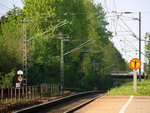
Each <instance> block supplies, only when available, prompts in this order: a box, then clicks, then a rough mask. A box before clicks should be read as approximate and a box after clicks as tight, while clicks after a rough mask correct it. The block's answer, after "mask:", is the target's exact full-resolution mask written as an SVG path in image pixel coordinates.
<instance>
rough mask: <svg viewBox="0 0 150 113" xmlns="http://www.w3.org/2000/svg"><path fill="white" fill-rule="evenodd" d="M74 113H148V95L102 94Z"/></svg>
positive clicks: (149, 107) (149, 99) (149, 108)
mask: <svg viewBox="0 0 150 113" xmlns="http://www.w3.org/2000/svg"><path fill="white" fill-rule="evenodd" d="M75 113H150V96H103V97H100V98H98V99H96V100H95V101H93V102H92V103H90V104H88V105H86V106H84V107H83V108H81V109H80V110H78V111H76V112H75Z"/></svg>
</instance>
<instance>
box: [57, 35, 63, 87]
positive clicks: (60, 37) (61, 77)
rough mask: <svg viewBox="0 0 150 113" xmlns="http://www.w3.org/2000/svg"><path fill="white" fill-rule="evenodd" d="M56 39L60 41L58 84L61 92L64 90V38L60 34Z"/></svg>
mask: <svg viewBox="0 0 150 113" xmlns="http://www.w3.org/2000/svg"><path fill="white" fill-rule="evenodd" d="M58 36H59V37H58V38H59V39H60V40H61V58H60V60H61V61H60V84H61V90H63V89H64V37H63V35H62V34H61V33H59V34H58Z"/></svg>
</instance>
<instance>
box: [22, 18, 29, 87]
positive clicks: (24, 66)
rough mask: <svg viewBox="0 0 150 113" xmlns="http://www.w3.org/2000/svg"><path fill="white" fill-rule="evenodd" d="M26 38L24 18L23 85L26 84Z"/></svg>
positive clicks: (24, 21)
mask: <svg viewBox="0 0 150 113" xmlns="http://www.w3.org/2000/svg"><path fill="white" fill-rule="evenodd" d="M26 42H27V39H26V20H25V19H24V20H23V85H27V73H28V67H27V43H26Z"/></svg>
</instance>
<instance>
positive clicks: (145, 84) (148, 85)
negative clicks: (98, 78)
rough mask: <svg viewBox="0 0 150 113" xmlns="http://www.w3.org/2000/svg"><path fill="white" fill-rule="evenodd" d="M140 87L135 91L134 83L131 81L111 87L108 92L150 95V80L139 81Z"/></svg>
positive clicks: (113, 93)
mask: <svg viewBox="0 0 150 113" xmlns="http://www.w3.org/2000/svg"><path fill="white" fill-rule="evenodd" d="M137 86H138V89H137V93H134V90H133V83H132V82H129V83H126V84H123V85H122V86H120V87H115V88H113V89H111V90H110V91H109V92H108V94H110V95H145V96H149V95H150V80H144V81H142V82H138V84H137Z"/></svg>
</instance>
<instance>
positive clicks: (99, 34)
mask: <svg viewBox="0 0 150 113" xmlns="http://www.w3.org/2000/svg"><path fill="white" fill-rule="evenodd" d="M8 14H12V15H9V16H8V18H4V17H3V19H2V20H1V23H2V24H1V25H2V27H1V29H0V48H2V49H0V53H2V54H3V55H0V60H1V62H2V63H0V72H3V73H5V74H7V73H9V72H10V71H11V70H13V69H19V68H20V67H21V63H22V62H21V60H22V56H21V55H22V45H21V44H22V38H21V37H22V36H21V35H22V23H21V20H27V23H26V28H27V39H30V38H32V37H34V36H39V35H40V34H41V33H43V32H45V31H46V30H49V29H50V28H52V27H54V26H55V25H56V24H58V23H59V22H61V21H62V20H64V19H67V20H68V21H69V22H70V24H67V25H64V26H62V27H60V28H58V29H57V30H54V31H52V32H50V33H48V34H46V35H43V36H39V37H38V38H36V39H35V40H33V41H32V42H30V43H28V44H27V48H28V51H27V53H28V80H29V81H28V82H29V85H36V84H42V83H47V84H54V83H55V84H56V83H60V48H61V47H60V40H58V39H57V37H58V36H57V34H58V33H59V32H61V33H63V34H64V35H65V36H69V37H70V41H69V42H64V53H66V52H68V51H71V50H72V49H74V48H75V47H78V46H79V45H81V44H82V43H84V42H85V41H87V40H89V39H93V40H95V42H94V43H91V44H89V45H87V46H85V47H83V48H81V49H79V50H76V51H75V52H72V53H70V54H68V55H66V56H64V62H65V66H64V67H65V68H64V69H65V80H64V81H65V82H64V83H65V87H67V88H80V89H85V90H92V89H93V88H94V87H97V88H98V89H103V90H107V89H109V88H110V87H111V85H112V78H111V77H110V76H109V74H110V72H111V71H112V70H115V69H116V70H126V63H125V61H124V60H123V59H122V57H121V54H120V53H119V52H118V51H117V50H116V49H115V47H114V46H113V44H112V43H110V41H109V37H110V36H111V33H110V32H109V31H108V30H107V28H106V26H107V25H108V23H107V21H106V20H105V12H104V10H103V8H102V6H101V4H98V5H94V4H93V3H92V2H91V0H71V1H68V0H42V1H39V0H24V8H23V10H20V9H18V8H14V9H13V10H12V11H9V12H8ZM28 20H32V21H28ZM8 59H10V60H8ZM94 62H95V64H94ZM120 62H121V65H120ZM94 65H95V66H94ZM5 76H6V75H5Z"/></svg>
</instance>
